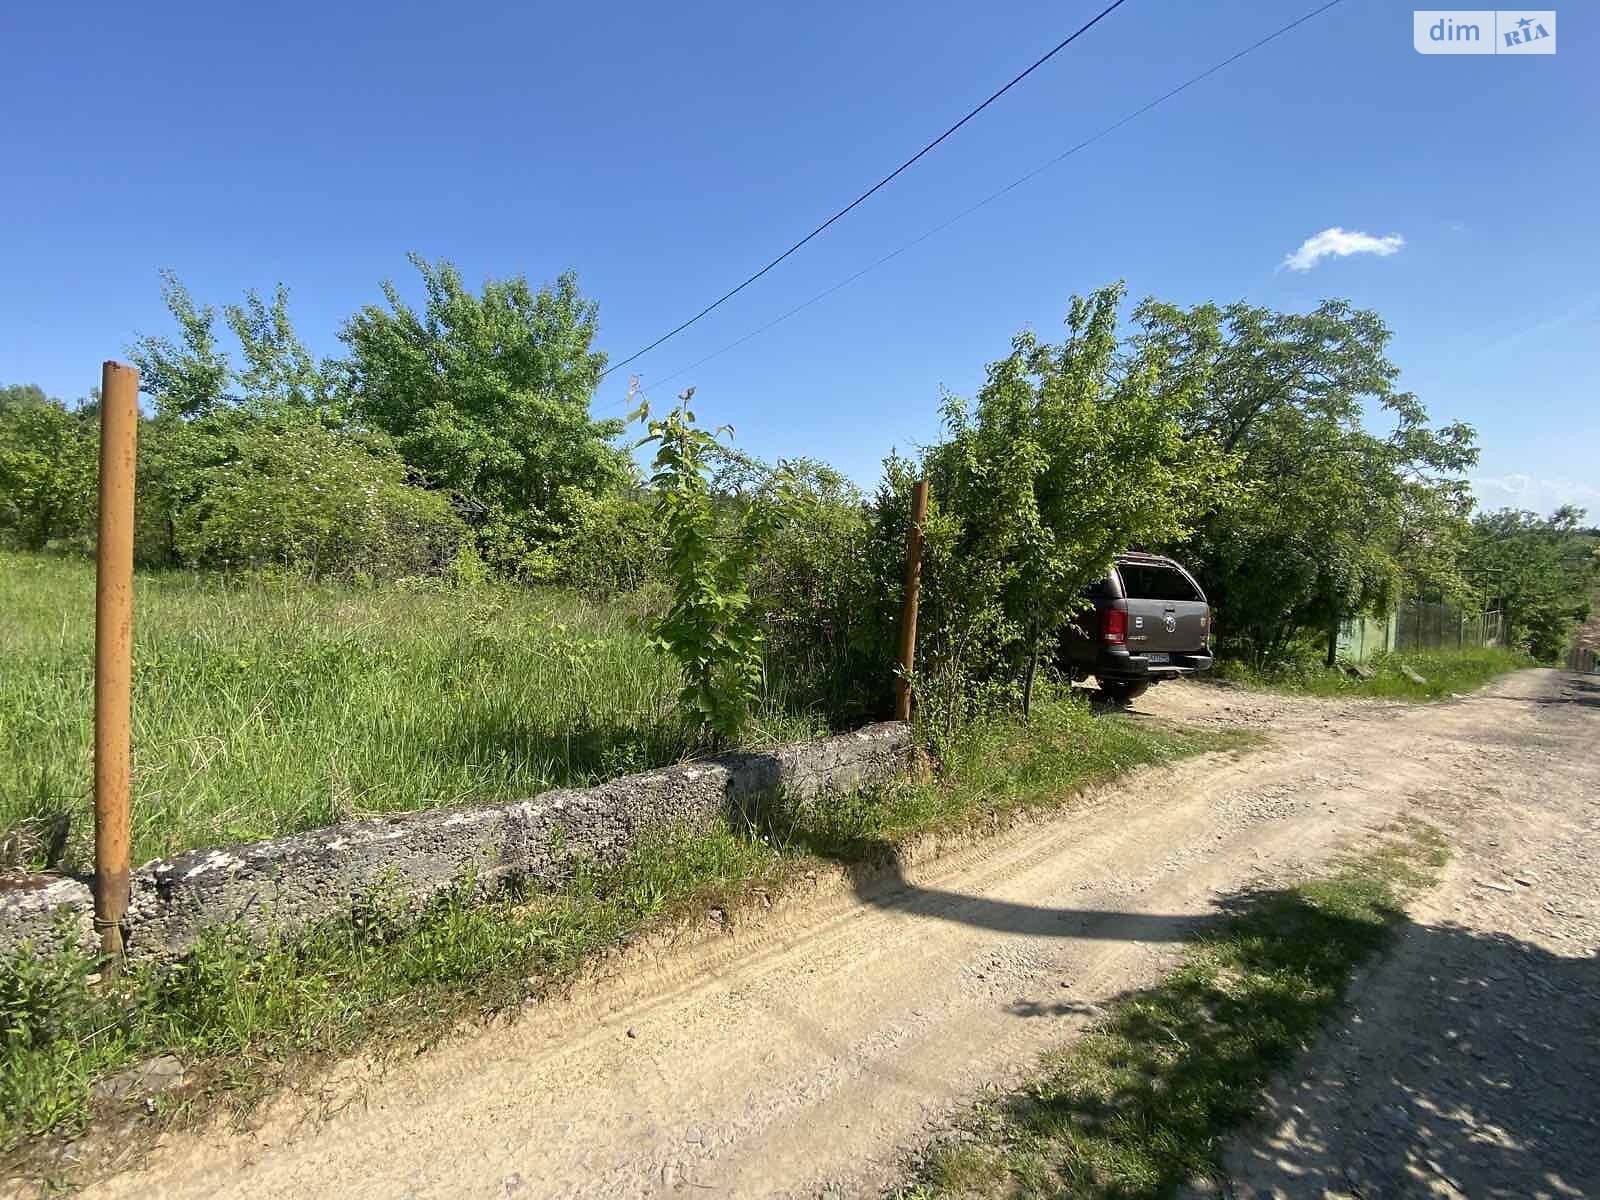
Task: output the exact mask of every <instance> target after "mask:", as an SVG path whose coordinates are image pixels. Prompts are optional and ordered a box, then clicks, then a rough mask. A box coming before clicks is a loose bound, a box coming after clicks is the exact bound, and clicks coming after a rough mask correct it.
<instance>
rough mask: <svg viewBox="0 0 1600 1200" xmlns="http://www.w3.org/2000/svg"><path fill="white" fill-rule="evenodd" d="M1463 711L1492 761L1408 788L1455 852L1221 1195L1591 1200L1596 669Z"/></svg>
mask: <svg viewBox="0 0 1600 1200" xmlns="http://www.w3.org/2000/svg"><path fill="white" fill-rule="evenodd" d="M1520 682H1521V681H1520V680H1519V681H1518V683H1519V684H1520ZM1461 707H1463V708H1469V709H1471V710H1474V711H1477V712H1480V713H1483V714H1487V715H1490V716H1492V717H1494V718H1496V719H1495V720H1494V721H1493V723H1492V725H1491V726H1490V727H1489V728H1487V729H1485V730H1484V731H1483V732H1482V733H1481V734H1480V735H1479V737H1478V739H1477V744H1478V745H1479V747H1480V748H1481V749H1482V750H1483V751H1484V752H1486V753H1489V754H1491V755H1493V756H1495V757H1496V758H1498V759H1500V760H1501V761H1503V762H1504V764H1505V766H1504V769H1502V770H1501V771H1500V772H1498V773H1497V775H1496V777H1495V778H1493V779H1486V780H1484V781H1483V782H1482V784H1481V785H1480V786H1479V787H1478V788H1476V789H1474V790H1472V791H1470V792H1458V791H1455V790H1449V791H1429V792H1426V793H1424V794H1423V795H1421V796H1419V797H1418V798H1417V801H1416V805H1415V809H1414V811H1416V812H1417V813H1418V815H1420V816H1422V817H1423V818H1424V819H1426V820H1429V821H1431V822H1433V823H1434V824H1435V825H1438V826H1439V827H1441V828H1442V829H1444V830H1446V831H1448V832H1449V833H1450V834H1451V841H1452V842H1453V843H1454V854H1455V857H1454V858H1453V860H1452V861H1451V863H1450V866H1449V868H1448V869H1447V871H1446V874H1445V877H1444V879H1443V880H1442V882H1441V885H1440V886H1439V887H1438V888H1437V889H1435V890H1434V891H1433V893H1432V894H1430V895H1429V896H1428V897H1426V898H1425V899H1424V900H1423V901H1422V903H1420V904H1419V905H1417V906H1416V907H1415V909H1414V910H1413V913H1412V920H1411V921H1410V922H1409V923H1408V924H1407V925H1406V927H1405V929H1404V932H1403V934H1402V937H1401V940H1400V942H1399V945H1398V946H1397V947H1396V949H1395V951H1394V952H1393V953H1391V954H1389V955H1387V956H1386V957H1385V958H1384V959H1383V960H1382V962H1381V963H1379V964H1378V965H1377V967H1376V968H1374V969H1373V970H1372V971H1371V972H1369V973H1368V974H1367V975H1366V976H1365V977H1364V978H1362V979H1361V980H1360V981H1359V983H1358V984H1357V986H1356V987H1355V988H1354V989H1353V992H1352V995H1351V1014H1350V1018H1349V1020H1348V1021H1346V1022H1344V1023H1341V1025H1340V1026H1339V1027H1338V1028H1337V1029H1336V1030H1335V1031H1333V1032H1331V1033H1330V1034H1329V1035H1328V1036H1326V1037H1325V1038H1323V1039H1322V1041H1321V1043H1320V1044H1319V1045H1318V1046H1317V1047H1315V1048H1314V1049H1313V1051H1312V1052H1311V1054H1309V1055H1308V1056H1307V1059H1306V1061H1305V1062H1303V1063H1302V1064H1301V1065H1300V1067H1299V1068H1298V1069H1297V1070H1295V1071H1294V1072H1293V1073H1292V1074H1291V1075H1290V1077H1289V1078H1287V1079H1285V1080H1283V1081H1281V1082H1280V1083H1279V1084H1278V1086H1276V1087H1274V1088H1273V1089H1272V1091H1271V1094H1270V1097H1269V1110H1270V1112H1271V1118H1270V1122H1269V1124H1270V1129H1269V1130H1268V1131H1267V1132H1264V1133H1263V1134H1261V1135H1259V1136H1253V1137H1248V1138H1243V1139H1240V1140H1239V1141H1238V1142H1237V1143H1236V1144H1235V1145H1234V1146H1233V1147H1232V1148H1231V1149H1230V1151H1229V1153H1228V1154H1227V1155H1226V1162H1227V1166H1228V1168H1229V1174H1230V1176H1231V1187H1229V1188H1228V1189H1227V1192H1228V1194H1229V1195H1233V1196H1237V1197H1241V1198H1245V1197H1266V1196H1272V1197H1280V1196H1281V1197H1311V1196H1317V1197H1322V1196H1329V1197H1377V1196H1443V1197H1465V1196H1471V1197H1500V1196H1503V1197H1549V1198H1551V1200H1556V1198H1559V1197H1573V1196H1600V677H1596V676H1592V675H1591V676H1587V677H1583V678H1578V677H1572V676H1568V677H1567V678H1565V679H1561V680H1549V681H1548V686H1543V687H1539V688H1537V689H1531V690H1526V689H1523V688H1521V687H1508V688H1504V689H1494V690H1492V691H1491V692H1490V693H1489V694H1486V695H1485V694H1480V695H1478V696H1474V697H1473V698H1472V699H1471V700H1468V701H1465V702H1463V704H1462V705H1461Z"/></svg>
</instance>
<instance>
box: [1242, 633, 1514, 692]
mask: <svg viewBox="0 0 1600 1200" xmlns="http://www.w3.org/2000/svg"><path fill="white" fill-rule="evenodd" d="M1534 665H1535V663H1534V661H1533V659H1531V658H1529V657H1528V656H1527V655H1526V654H1524V653H1522V652H1521V651H1519V650H1511V649H1508V648H1507V647H1505V646H1484V647H1481V648H1469V649H1465V650H1407V651H1404V652H1399V653H1393V654H1385V655H1381V656H1379V657H1377V658H1375V659H1373V661H1372V662H1371V663H1369V664H1368V666H1370V667H1371V668H1372V669H1373V670H1374V671H1375V672H1376V674H1375V675H1374V676H1373V678H1371V679H1359V678H1357V677H1355V676H1353V675H1351V674H1349V673H1348V672H1346V671H1344V670H1342V669H1339V668H1334V669H1329V668H1328V667H1325V666H1323V665H1322V664H1321V663H1309V662H1304V663H1291V664H1288V665H1286V666H1280V667H1273V668H1267V669H1258V668H1253V667H1250V666H1249V665H1247V664H1245V663H1242V662H1219V663H1218V664H1217V668H1216V674H1217V678H1219V679H1228V680H1232V681H1234V682H1236V683H1242V684H1244V685H1245V686H1247V687H1258V688H1264V689H1267V690H1270V691H1284V692H1304V693H1307V694H1310V695H1314V696H1380V697H1386V698H1388V699H1392V700H1443V699H1446V698H1447V697H1449V696H1451V695H1465V694H1466V693H1467V692H1470V691H1472V690H1473V689H1474V688H1480V687H1482V686H1483V685H1484V684H1486V683H1488V682H1489V681H1490V680H1491V679H1494V678H1496V677H1497V676H1500V675H1504V674H1505V673H1506V672H1507V671H1516V670H1520V669H1521V668H1523V667H1531V666H1534ZM1404 667H1410V668H1411V669H1412V670H1413V671H1415V672H1416V673H1417V674H1418V675H1420V676H1422V678H1423V679H1424V680H1426V682H1425V683H1416V682H1414V681H1413V680H1412V679H1410V678H1409V677H1408V676H1407V675H1406V674H1405V672H1404V670H1403V669H1402V668H1404Z"/></svg>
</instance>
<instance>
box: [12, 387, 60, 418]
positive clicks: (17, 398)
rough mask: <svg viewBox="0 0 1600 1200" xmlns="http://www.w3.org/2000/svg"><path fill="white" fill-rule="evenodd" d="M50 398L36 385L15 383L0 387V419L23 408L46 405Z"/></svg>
mask: <svg viewBox="0 0 1600 1200" xmlns="http://www.w3.org/2000/svg"><path fill="white" fill-rule="evenodd" d="M49 402H50V397H49V396H47V395H45V391H44V389H43V388H42V387H40V386H39V385H38V384H37V383H16V384H11V385H9V386H7V387H0V417H3V416H5V415H6V414H7V413H12V412H16V411H18V410H19V409H24V408H38V407H39V406H40V405H41V404H48V403H49Z"/></svg>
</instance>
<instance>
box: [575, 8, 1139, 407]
mask: <svg viewBox="0 0 1600 1200" xmlns="http://www.w3.org/2000/svg"><path fill="white" fill-rule="evenodd" d="M1127 2H1128V0H1112V3H1110V4H1108V5H1106V6H1105V7H1104V8H1102V9H1101V10H1100V11H1099V12H1098V13H1096V14H1095V15H1094V16H1093V17H1091V18H1090V19H1089V20H1087V21H1085V22H1084V23H1083V24H1082V25H1080V26H1078V28H1077V29H1074V30H1073V31H1072V32H1071V33H1070V34H1068V35H1067V36H1066V37H1064V38H1062V39H1061V40H1060V41H1059V42H1057V43H1056V44H1055V45H1054V46H1053V47H1052V48H1051V49H1049V50H1047V51H1046V52H1045V53H1044V54H1041V55H1040V56H1039V57H1038V58H1037V59H1035V60H1034V61H1033V64H1032V65H1031V66H1029V67H1028V68H1027V70H1025V71H1023V72H1021V73H1020V74H1018V75H1015V76H1013V77H1012V78H1011V80H1010V82H1008V83H1007V84H1006V85H1005V86H1004V87H1002V88H1000V89H998V90H997V91H995V92H993V93H992V94H991V95H990V96H989V98H988V99H987V100H985V101H984V102H983V103H982V104H980V105H978V106H977V107H976V108H974V109H972V110H971V111H970V112H968V113H967V115H966V116H964V117H962V118H961V119H960V120H959V121H957V122H956V123H955V124H954V125H952V126H950V128H949V129H946V130H945V131H944V132H943V133H941V134H940V135H939V136H938V137H936V138H934V139H933V141H931V142H929V143H928V144H927V145H926V146H924V147H923V148H922V149H921V150H918V151H917V152H916V153H915V154H913V155H912V156H911V157H910V158H908V159H906V160H905V162H903V163H901V164H900V165H899V166H898V167H896V168H895V169H894V170H892V171H890V172H889V173H888V174H887V175H885V176H884V177H883V178H882V179H880V180H878V182H877V183H875V184H873V185H872V186H871V187H869V188H868V189H867V190H866V191H864V192H862V193H861V194H860V195H859V196H857V197H856V198H855V199H854V200H852V201H850V203H849V204H846V205H845V206H844V207H843V208H841V209H840V210H839V211H838V212H836V213H834V214H833V216H831V217H829V218H828V219H827V220H826V221H824V222H823V223H822V224H821V225H818V226H817V227H816V228H815V229H813V230H812V231H811V232H810V233H808V234H806V235H805V237H803V238H801V239H800V240H799V241H798V242H796V243H795V244H794V245H792V246H790V247H789V248H788V249H787V250H785V251H784V252H783V253H782V254H780V255H778V257H777V258H775V259H773V260H772V261H771V262H769V263H768V264H767V265H766V266H764V267H762V268H761V269H760V270H759V271H757V272H756V273H755V274H754V275H751V276H749V277H748V278H747V279H745V280H744V281H743V282H742V283H740V284H739V286H738V287H735V288H732V289H730V290H729V291H726V292H724V293H723V294H722V295H720V296H718V297H717V298H716V299H715V300H713V301H712V302H711V303H710V304H708V305H706V306H705V307H704V308H702V309H701V310H700V311H699V312H697V313H695V315H694V316H692V317H690V318H689V319H688V320H687V321H685V322H684V323H683V324H681V325H679V326H677V327H676V328H673V329H669V330H667V332H666V333H663V334H662V335H661V336H660V337H658V338H657V339H656V340H655V341H653V342H651V343H650V344H649V345H648V346H645V347H644V348H643V349H641V350H635V351H634V352H633V353H632V354H630V355H628V357H627V358H625V359H623V360H622V361H621V362H619V363H613V364H612V365H611V366H609V367H607V368H606V369H605V370H604V371H602V372H601V373H600V378H601V379H604V378H605V377H606V376H607V375H609V374H611V372H613V371H616V370H619V369H620V368H622V367H625V366H627V365H628V364H629V363H631V362H632V361H633V360H634V359H636V358H639V357H641V356H643V355H646V354H649V353H650V351H652V350H654V349H655V348H656V347H657V346H659V345H661V343H662V342H665V341H666V340H667V339H668V338H673V337H676V336H677V335H678V334H680V333H682V332H683V331H684V330H685V329H687V328H689V326H691V325H693V324H694V323H695V322H696V321H698V320H699V319H700V318H701V317H704V316H705V315H706V314H708V313H710V312H712V311H713V310H715V309H717V308H720V307H721V306H722V305H723V304H724V303H726V302H727V301H729V300H731V299H733V298H734V297H735V296H737V295H738V294H739V293H740V292H742V291H744V289H745V288H747V287H749V286H750V285H751V284H752V283H754V282H755V281H756V280H758V279H760V278H761V277H762V276H763V275H765V274H766V273H767V272H768V271H770V270H772V268H773V267H775V266H777V265H778V264H779V263H781V262H782V261H783V260H784V259H786V258H788V257H789V256H790V255H791V254H793V253H794V252H795V251H796V250H798V249H800V247H802V246H804V245H805V244H806V243H807V242H809V241H810V240H811V239H812V238H814V237H816V236H817V235H818V234H820V233H821V232H822V231H823V230H825V229H827V228H828V226H830V225H832V224H833V223H834V222H835V221H837V220H839V218H841V217H843V216H844V215H845V214H847V213H849V212H850V211H851V210H852V209H854V208H855V207H856V206H857V205H859V204H861V203H862V202H863V201H864V200H867V199H868V198H869V197H871V196H872V195H873V194H874V193H875V192H877V191H879V190H880V189H881V188H883V187H885V186H886V185H888V184H889V183H890V182H892V181H893V180H894V179H895V178H896V177H897V176H898V175H900V174H901V172H903V171H905V170H906V169H907V168H909V167H911V166H913V165H914V164H915V163H916V162H917V160H919V159H920V158H922V157H923V155H925V154H927V153H928V152H929V151H930V150H932V149H933V148H934V147H935V146H937V145H939V143H940V142H943V141H944V140H945V139H946V138H948V137H949V136H950V135H951V134H953V133H955V131H956V130H958V129H960V128H961V127H962V126H963V125H965V124H966V123H967V122H968V121H970V120H972V118H973V117H975V116H977V115H978V114H979V113H981V112H982V111H983V110H984V109H986V108H988V107H989V105H991V104H993V103H994V102H995V101H996V100H998V99H1000V97H1001V96H1004V95H1005V94H1006V93H1007V92H1009V91H1010V90H1011V89H1012V88H1014V87H1016V86H1017V84H1019V83H1021V82H1022V81H1023V80H1024V79H1026V78H1027V77H1028V76H1029V75H1032V74H1033V73H1034V72H1035V71H1037V70H1038V69H1039V68H1040V67H1042V66H1044V64H1045V63H1047V62H1049V61H1050V60H1051V59H1052V58H1054V57H1055V56H1056V55H1057V54H1060V53H1061V51H1063V50H1065V49H1066V48H1067V47H1068V46H1070V45H1072V43H1073V42H1075V41H1077V40H1078V39H1079V38H1080V37H1082V36H1083V35H1084V34H1086V33H1088V32H1089V30H1091V29H1093V28H1094V27H1095V26H1096V25H1098V24H1099V23H1100V22H1101V21H1103V20H1104V19H1105V18H1106V17H1108V16H1110V15H1111V14H1112V13H1113V12H1115V11H1116V10H1117V9H1119V8H1121V7H1122V6H1123V5H1124V4H1126V3H1127Z"/></svg>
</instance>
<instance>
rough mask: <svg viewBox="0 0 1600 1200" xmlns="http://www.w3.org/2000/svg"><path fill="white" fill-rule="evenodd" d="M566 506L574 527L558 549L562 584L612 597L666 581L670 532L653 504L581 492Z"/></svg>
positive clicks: (554, 551)
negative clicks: (666, 557)
mask: <svg viewBox="0 0 1600 1200" xmlns="http://www.w3.org/2000/svg"><path fill="white" fill-rule="evenodd" d="M566 507H567V510H568V511H569V512H570V514H571V524H570V526H569V527H568V529H567V532H566V534H565V535H564V536H563V537H562V538H561V540H560V541H559V542H557V543H556V545H555V546H554V548H553V550H552V554H553V556H554V558H555V561H556V564H557V572H558V578H559V580H560V581H561V582H562V583H565V584H568V585H570V586H572V587H575V588H577V589H578V590H580V591H582V592H586V593H590V594H594V595H601V596H610V595H616V594H618V593H622V592H632V591H637V590H638V589H639V588H641V587H643V586H645V584H647V583H651V582H653V581H659V580H660V579H661V578H662V561H663V555H664V552H665V547H666V532H665V531H664V530H663V529H662V527H661V522H660V520H659V519H658V518H657V516H656V513H655V506H654V505H653V504H652V503H651V502H650V501H649V500H647V499H645V498H643V497H641V496H632V495H612V496H604V497H600V498H598V499H597V498H595V497H592V496H589V495H587V494H584V493H578V494H576V495H572V496H570V497H569V498H568V504H567V505H566Z"/></svg>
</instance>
